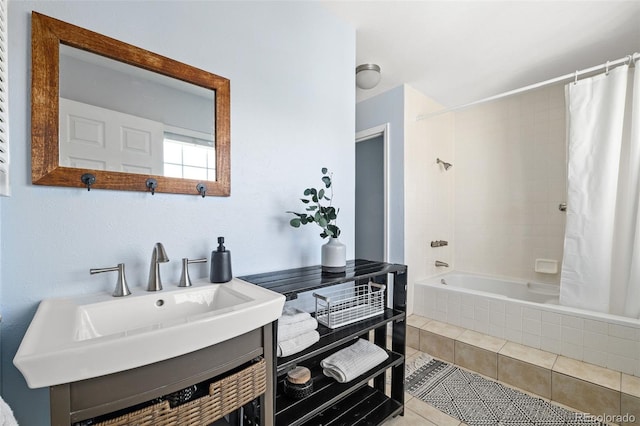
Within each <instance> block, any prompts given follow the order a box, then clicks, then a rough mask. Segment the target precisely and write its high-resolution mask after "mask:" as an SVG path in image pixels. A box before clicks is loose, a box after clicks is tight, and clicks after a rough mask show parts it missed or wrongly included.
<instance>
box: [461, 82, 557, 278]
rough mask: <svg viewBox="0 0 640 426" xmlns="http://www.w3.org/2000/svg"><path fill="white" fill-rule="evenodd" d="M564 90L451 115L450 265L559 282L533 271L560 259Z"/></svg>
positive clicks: (534, 93)
mask: <svg viewBox="0 0 640 426" xmlns="http://www.w3.org/2000/svg"><path fill="white" fill-rule="evenodd" d="M564 123H565V111H564V89H563V86H562V85H556V86H551V87H546V88H542V89H538V90H535V91H531V92H528V93H525V94H522V95H518V96H512V97H509V98H505V99H502V100H500V101H494V102H491V103H487V104H482V105H479V106H476V107H474V108H470V109H467V110H464V111H462V112H458V113H456V115H455V142H454V143H455V173H456V175H455V188H454V197H455V204H454V215H455V220H454V224H455V227H454V235H455V243H456V244H455V247H454V259H455V262H456V268H457V269H459V270H463V271H469V272H479V273H486V274H491V275H498V276H511V277H515V278H520V279H525V280H533V281H538V282H548V283H555V284H557V283H559V274H555V275H547V274H540V273H536V272H535V271H534V264H535V259H536V258H546V259H556V260H558V262H561V261H562V251H563V243H564V223H565V214H564V213H561V212H560V211H559V210H558V204H559V203H560V202H563V201H566V185H565V182H566V178H565V173H566V172H565V158H566V154H565V124H564Z"/></svg>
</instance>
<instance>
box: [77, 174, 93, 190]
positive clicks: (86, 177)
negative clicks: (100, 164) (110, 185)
mask: <svg viewBox="0 0 640 426" xmlns="http://www.w3.org/2000/svg"><path fill="white" fill-rule="evenodd" d="M80 180H81V181H82V183H84V184H85V185H87V191H91V185H93V184H94V183H96V175H94V174H93V173H85V174H83V175H82V176H80Z"/></svg>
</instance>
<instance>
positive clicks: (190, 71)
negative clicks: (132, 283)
mask: <svg viewBox="0 0 640 426" xmlns="http://www.w3.org/2000/svg"><path fill="white" fill-rule="evenodd" d="M31 22H32V33H31V34H32V40H31V54H32V59H31V61H32V77H31V168H32V173H31V176H32V182H33V183H34V184H37V185H52V186H69V187H79V188H83V187H84V188H86V187H87V186H86V183H83V181H82V179H81V177H82V176H83V175H86V174H92V175H93V176H95V183H93V184H92V185H91V188H96V189H116V190H128V191H149V190H150V189H151V188H150V187H149V186H148V185H149V184H148V181H149V180H155V184H154V185H155V186H154V188H153V191H154V192H166V193H176V194H195V195H203V196H204V195H205V194H206V195H208V196H210V195H214V196H228V195H230V192H231V183H230V82H229V80H228V79H226V78H224V77H220V76H218V75H215V74H212V73H210V72H207V71H203V70H200V69H198V68H195V67H192V66H190V65H187V64H184V63H181V62H178V61H175V60H173V59H170V58H167V57H164V56H161V55H158V54H155V53H152V52H149V51H147V50H144V49H141V48H139V47H135V46H132V45H130V44H127V43H124V42H121V41H118V40H115V39H113V38H110V37H107V36H104V35H101V34H98V33H95V32H93V31H90V30H87V29H84V28H80V27H77V26H75V25H72V24H69V23H66V22H63V21H60V20H57V19H54V18H51V17H48V16H45V15H42V14H39V13H37V12H32V21H31ZM74 61H76V62H78V63H79V62H80V61H82V62H83V63H84V64H85V65H87V64H88V63H90V64H89V65H88V66H91V67H96V69H98V70H99V71H97V72H98V73H101V72H103V71H105V70H106V69H112V68H120V67H124V68H123V69H122V70H119V72H121V74H123V75H124V74H127V75H129V74H130V73H132V72H133V71H132V70H133V69H135V70H136V71H135V72H136V73H137V72H138V71H140V70H141V72H142V73H144V74H147V75H149V76H150V79H151V80H153V81H152V82H151V83H141V82H140V80H135V79H137V78H138V77H126V78H127V79H128V80H127V81H128V84H129V85H128V86H127V87H117V86H115V85H116V84H117V83H114V82H113V81H122V80H119V79H117V78H112V77H111V76H109V77H105V76H104V75H102V74H95V75H93V74H88V73H87V72H85V71H82V72H76V74H75V75H74V76H69V75H66V71H65V74H64V75H61V69H64V70H67V69H69V68H68V67H69V65H68V63H73V62H74ZM97 67H103V68H97ZM125 69H126V70H125ZM89 75H90V77H87V76H89ZM85 77H86V78H85ZM83 79H85V80H87V81H89V83H88V84H89V86H88V87H75V88H73V89H69V88H66V87H65V85H64V84H63V83H64V82H65V81H74V82H75V83H79V82H80V80H83ZM112 80H113V81H112ZM75 83H74V84H75ZM109 84H113V85H114V86H109ZM151 85H155V86H158V87H159V86H163V87H165V89H166V87H170V88H169V89H166V90H167V91H168V90H178V89H177V87H178V86H179V87H180V90H181V94H176V92H173V94H168V93H167V94H158V93H157V92H153V93H152V94H150V92H136V91H137V90H143V89H140V87H141V86H151ZM61 89H62V90H63V92H69V93H71V94H70V96H68V97H70V98H71V97H73V96H74V95H73V94H72V93H73V92H75V93H87V92H94V91H95V92H96V95H95V100H85V99H81V100H80V102H78V99H71V100H69V102H70V104H71V105H72V107H69V106H68V105H67V99H66V96H65V98H63V97H62V96H61ZM94 89H95V90H94ZM149 90H150V89H149ZM128 92H133V93H134V95H133V97H129V98H128V97H127V96H131V95H127V93H128ZM113 93H122V95H119V96H112V95H113ZM208 94H210V97H209V95H208ZM78 96H80V95H78ZM109 98H114V99H109ZM163 98H169V99H171V102H168V103H167V104H169V106H170V108H168V109H167V110H163V111H162V112H158V111H154V112H146V111H144V110H147V109H148V110H149V111H151V110H155V109H156V108H155V107H156V106H157V105H158V104H161V103H162V102H160V101H159V100H160V99H163ZM182 98H184V100H183V101H180V102H184V104H181V103H180V102H179V101H178V100H179V99H182ZM195 98H197V99H199V100H202V101H203V102H206V101H207V98H209V101H208V102H209V103H210V104H211V105H204V104H197V105H195V104H193V105H191V104H187V102H189V99H195ZM109 102H111V103H118V104H121V105H125V106H126V109H131V108H133V109H134V110H135V108H136V107H137V110H138V112H135V111H129V110H127V111H124V112H121V111H114V108H112V107H111V106H110V105H106V104H105V103H107V104H108V103H109ZM133 104H138V105H137V106H136V105H133ZM74 108H75V109H74ZM157 109H158V110H159V108H157ZM94 110H95V111H96V112H95V114H98V115H97V116H93V115H91V114H93V112H92V111H94ZM61 111H62V115H61ZM78 111H81V112H82V114H78ZM146 114H149V115H155V116H154V117H140V116H141V115H146ZM85 115H87V116H85ZM112 115H116V116H117V117H120V118H118V120H116V121H117V122H116V123H115V124H113V123H111V122H107V121H103V119H102V117H103V116H112ZM195 115H201V116H204V117H206V119H207V120H208V119H209V118H210V119H211V120H209V121H207V122H206V123H202V124H190V123H187V121H188V119H189V118H193V116H195ZM156 116H157V117H156ZM160 116H164V119H162V117H160ZM96 117H100V118H96ZM131 120H134V121H135V122H136V123H138V122H143V123H146V122H149V123H151V124H149V126H151V127H153V129H155V130H153V131H150V130H149V131H148V130H147V128H146V127H138V125H137V124H136V125H131V124H129V123H130V122H131ZM167 121H171V122H170V123H167ZM123 123H125V124H123ZM143 126H144V125H143ZM198 126H203V127H205V128H207V129H209V128H210V131H209V130H206V131H205V130H202V129H196V128H195V127H198ZM108 129H115V130H112V131H110V130H108ZM123 129H124V130H123ZM141 129H142V130H141ZM61 134H62V135H64V137H62V136H61ZM113 134H117V135H118V138H119V139H118V140H117V141H112V140H111V136H112V135H113ZM65 144H70V145H65ZM106 145H112V146H114V147H116V149H115V150H116V151H117V150H121V148H122V146H126V148H127V149H128V150H129V151H132V152H133V154H132V156H133V157H135V161H134V160H132V159H131V158H129V157H127V159H126V160H114V161H107V160H105V159H103V158H101V157H102V155H103V154H102V152H103V151H105V150H106V151H109V150H111V151H114V149H113V148H109V147H107V146H106ZM69 146H71V148H69ZM87 147H88V148H87ZM69 152H71V153H69ZM61 153H62V155H61ZM151 153H153V159H152V160H149V159H143V160H140V158H142V157H145V156H151ZM169 153H172V155H173V157H171V158H169V159H168V156H169ZM176 153H177V154H176ZM111 155H112V154H108V156H109V157H110V156H111ZM176 156H177V158H178V160H175V158H176ZM181 156H182V157H181ZM180 158H181V159H182V160H180ZM192 162H193V163H194V164H192ZM195 163H197V164H195ZM203 187H204V188H206V192H205V193H204V194H203V192H202V188H203Z"/></svg>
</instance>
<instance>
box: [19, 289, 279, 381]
mask: <svg viewBox="0 0 640 426" xmlns="http://www.w3.org/2000/svg"><path fill="white" fill-rule="evenodd" d="M165 287H167V285H165ZM284 300H285V297H284V296H283V295H281V294H279V293H275V292H273V291H270V290H267V289H265V288H262V287H259V286H256V285H254V284H250V283H248V282H245V281H242V280H240V279H237V278H234V279H233V280H231V281H230V282H228V283H225V284H211V283H209V281H207V280H206V279H203V280H197V281H195V280H194V281H193V287H189V288H177V287H176V288H173V289H165V290H163V291H159V292H146V291H144V292H138V293H134V294H132V295H130V296H126V297H119V298H115V297H111V296H109V295H106V294H105V295H95V296H87V297H81V298H75V299H71V298H68V299H46V300H43V301H42V302H40V305H39V306H38V310H37V311H36V314H35V316H34V317H33V320H32V321H31V324H30V325H29V329H28V330H27V333H26V334H25V336H24V338H23V339H22V343H21V344H20V348H19V349H18V352H17V354H16V356H15V358H14V359H13V363H14V364H15V366H16V367H17V368H18V370H20V372H21V373H22V375H23V376H24V377H25V379H26V381H27V384H28V385H29V387H30V388H40V387H46V386H53V385H57V384H62V383H70V382H75V381H78V380H84V379H89V378H92V377H98V376H102V375H105V374H111V373H116V372H119V371H123V370H128V369H131V368H135V367H140V366H143V365H147V364H152V363H154V362H158V361H162V360H165V359H168V358H173V357H176V356H180V355H183V354H185V353H189V352H193V351H196V350H198V349H202V348H205V347H207V346H211V345H215V344H216V343H220V342H223V341H225V340H228V339H231V338H233V337H236V336H239V335H241V334H244V333H247V332H249V331H251V330H254V329H256V328H258V327H262V326H263V325H265V324H268V323H270V322H272V321H274V320H276V319H277V318H278V317H279V316H280V314H281V313H282V307H283V305H284Z"/></svg>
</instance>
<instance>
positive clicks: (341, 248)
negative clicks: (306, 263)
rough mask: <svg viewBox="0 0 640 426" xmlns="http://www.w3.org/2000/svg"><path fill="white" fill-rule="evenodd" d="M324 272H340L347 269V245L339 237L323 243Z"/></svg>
mask: <svg viewBox="0 0 640 426" xmlns="http://www.w3.org/2000/svg"><path fill="white" fill-rule="evenodd" d="M321 263H322V272H329V273H340V272H344V271H345V270H346V266H347V247H346V246H345V245H344V244H342V243H341V242H340V240H339V239H337V238H333V237H331V238H329V242H328V243H326V244H323V245H322V262H321Z"/></svg>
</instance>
